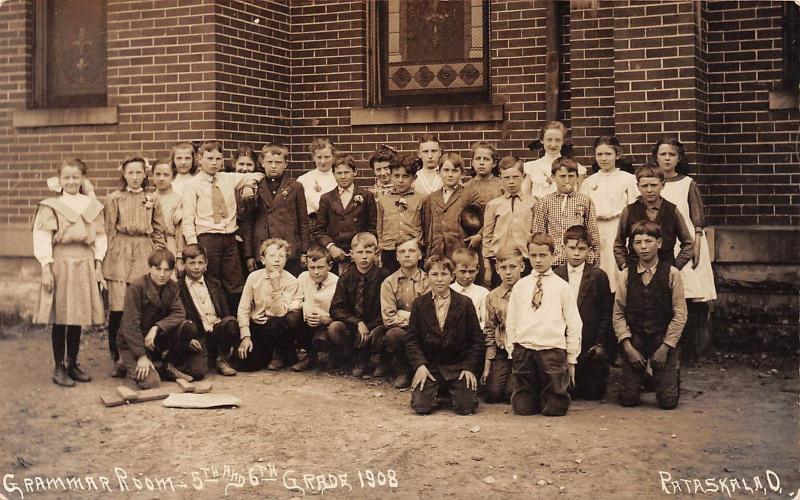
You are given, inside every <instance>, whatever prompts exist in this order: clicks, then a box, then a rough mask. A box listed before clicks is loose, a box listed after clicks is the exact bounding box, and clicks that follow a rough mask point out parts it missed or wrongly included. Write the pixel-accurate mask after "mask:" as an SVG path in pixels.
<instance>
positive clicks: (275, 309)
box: [236, 238, 303, 371]
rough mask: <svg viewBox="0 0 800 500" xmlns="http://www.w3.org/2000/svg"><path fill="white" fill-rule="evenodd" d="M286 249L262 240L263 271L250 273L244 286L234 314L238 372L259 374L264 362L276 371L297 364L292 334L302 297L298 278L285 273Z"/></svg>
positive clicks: (281, 243) (284, 244) (276, 241)
mask: <svg viewBox="0 0 800 500" xmlns="http://www.w3.org/2000/svg"><path fill="white" fill-rule="evenodd" d="M288 248H289V243H287V242H286V241H285V240H281V239H277V238H270V239H268V240H264V242H263V243H261V249H260V252H259V254H260V256H261V263H262V264H263V265H264V268H263V269H259V270H257V271H253V272H252V273H250V276H248V277H247V281H246V282H245V284H244V290H243V291H242V300H241V301H240V302H239V309H238V311H237V314H236V319H237V320H238V322H239V331H240V334H241V336H242V340H241V342H240V343H239V349H238V351H237V354H238V356H239V362H238V364H237V368H238V370H240V371H257V370H260V369H262V368H263V367H264V365H266V364H267V361H269V366H267V369H269V370H273V371H279V370H282V369H283V367H284V366H286V365H292V364H294V363H295V361H296V354H295V351H294V332H295V331H296V330H297V326H298V324H299V322H300V317H301V312H300V311H301V308H302V300H303V297H302V295H301V294H300V290H299V288H300V287H299V283H298V281H297V278H295V277H294V276H292V274H291V273H290V272H289V271H287V270H286V269H285V266H286V252H287V249H288ZM273 352H274V355H273Z"/></svg>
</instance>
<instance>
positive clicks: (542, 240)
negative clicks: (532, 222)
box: [528, 232, 556, 253]
mask: <svg viewBox="0 0 800 500" xmlns="http://www.w3.org/2000/svg"><path fill="white" fill-rule="evenodd" d="M531 245H544V246H546V247H547V248H549V249H550V253H554V252H555V251H556V242H555V240H553V237H552V236H550V235H549V234H547V233H541V232H540V233H533V236H531V239H530V241H528V248H530V247H531Z"/></svg>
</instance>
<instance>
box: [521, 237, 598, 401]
mask: <svg viewBox="0 0 800 500" xmlns="http://www.w3.org/2000/svg"><path fill="white" fill-rule="evenodd" d="M554 250H555V242H554V241H553V238H552V237H550V236H549V235H547V234H545V233H535V234H534V235H533V236H532V237H531V240H530V242H529V243H528V258H529V259H530V261H531V265H532V266H533V272H531V274H529V275H528V276H526V277H524V278H522V279H521V280H519V281H518V282H517V284H516V285H514V288H513V290H511V297H510V298H509V300H508V315H507V317H506V335H507V341H506V347H507V348H508V354H509V355H510V356H511V363H512V368H511V381H512V383H513V385H514V392H513V393H512V394H511V408H512V409H513V410H514V413H516V414H517V415H533V414H534V413H541V414H542V415H548V416H561V415H566V414H567V409H568V408H569V403H570V398H569V394H568V392H567V391H568V389H569V385H570V383H572V384H574V383H575V364H576V363H577V362H578V354H580V352H581V328H582V327H583V322H582V321H581V316H580V313H579V312H578V305H577V303H576V300H575V296H574V295H573V294H572V291H571V290H570V288H569V283H567V282H566V281H564V280H563V279H561V278H560V277H558V276H556V274H555V273H554V272H553V270H552V269H550V264H551V263H552V262H553V257H554V255H553V253H554Z"/></svg>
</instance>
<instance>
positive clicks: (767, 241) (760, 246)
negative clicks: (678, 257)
mask: <svg viewBox="0 0 800 500" xmlns="http://www.w3.org/2000/svg"><path fill="white" fill-rule="evenodd" d="M713 229H714V236H713V240H714V241H713V243H711V242H709V245H712V244H713V245H714V258H713V260H714V263H715V264H724V263H738V264H741V263H752V264H800V254H798V251H797V249H798V248H800V228H797V227H792V226H716V227H714V228H713Z"/></svg>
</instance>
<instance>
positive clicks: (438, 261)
mask: <svg viewBox="0 0 800 500" xmlns="http://www.w3.org/2000/svg"><path fill="white" fill-rule="evenodd" d="M434 267H439V268H440V269H444V270H445V271H447V272H448V273H450V274H453V272H454V271H455V266H454V265H453V261H452V260H450V258H449V257H447V256H445V255H431V256H430V257H428V258H427V259H426V260H425V272H426V273H430V272H431V269H433V268H434Z"/></svg>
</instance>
